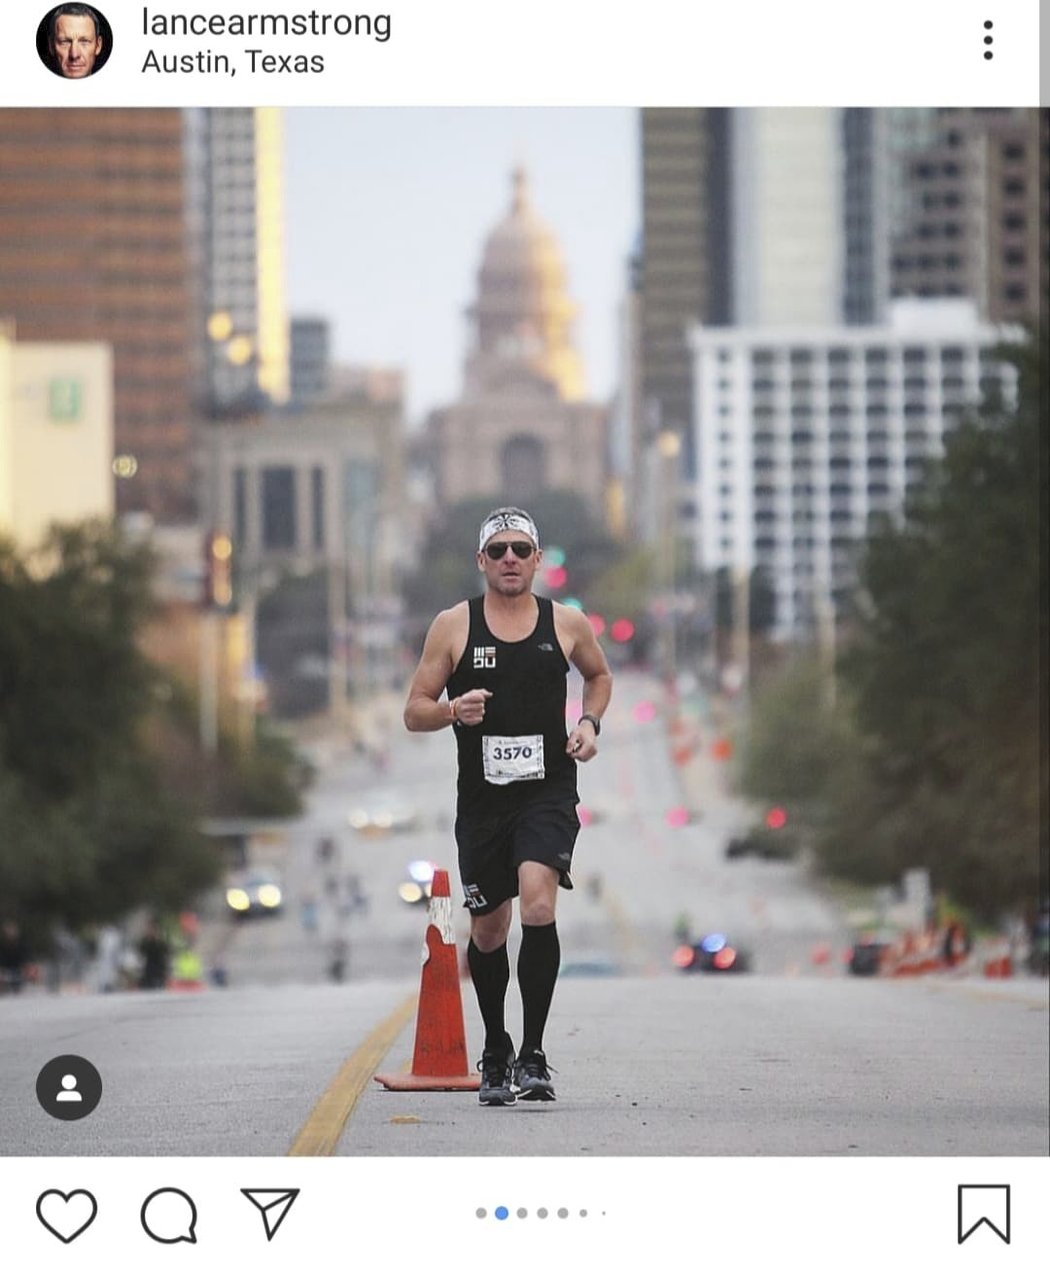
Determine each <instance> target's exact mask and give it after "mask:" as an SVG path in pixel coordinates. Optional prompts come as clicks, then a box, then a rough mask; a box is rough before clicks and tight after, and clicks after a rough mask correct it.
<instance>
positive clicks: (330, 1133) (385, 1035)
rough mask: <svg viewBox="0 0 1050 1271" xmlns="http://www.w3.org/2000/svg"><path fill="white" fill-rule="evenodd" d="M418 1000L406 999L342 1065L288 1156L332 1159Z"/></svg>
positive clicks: (413, 997) (416, 995)
mask: <svg viewBox="0 0 1050 1271" xmlns="http://www.w3.org/2000/svg"><path fill="white" fill-rule="evenodd" d="M418 1000H419V995H418V994H417V993H413V994H411V995H410V996H409V997H406V998H405V1000H404V1001H403V1002H402V1003H401V1004H400V1006H398V1007H397V1008H396V1009H395V1010H393V1011H392V1012H391V1013H390V1014H389V1015H388V1016H387V1017H386V1019H385V1020H383V1022H382V1023H381V1024H379V1025H378V1026H377V1027H376V1028H374V1029H373V1030H372V1032H371V1033H369V1035H368V1036H367V1037H366V1038H365V1040H364V1041H363V1042H362V1043H361V1045H360V1046H358V1048H357V1049H356V1050H355V1051H354V1053H353V1054H352V1055H351V1056H350V1058H349V1059H348V1060H347V1061H346V1063H345V1064H343V1066H342V1068H340V1069H339V1071H338V1072H337V1073H336V1075H335V1077H334V1078H333V1079H332V1081H331V1083H330V1085H329V1086H328V1089H327V1090H326V1091H325V1092H324V1094H323V1095H322V1096H321V1097H320V1099H318V1101H317V1103H316V1104H315V1105H314V1108H313V1111H312V1112H311V1113H310V1115H309V1116H308V1117H307V1118H306V1121H305V1123H304V1125H303V1127H302V1129H301V1130H300V1131H299V1133H298V1134H297V1135H296V1137H295V1142H294V1143H293V1144H292V1146H291V1148H290V1150H289V1152H288V1155H289V1156H331V1155H332V1154H333V1153H334V1152H335V1149H336V1147H337V1146H338V1144H339V1140H340V1138H341V1137H342V1134H343V1129H344V1127H345V1126H346V1123H347V1121H348V1120H349V1119H350V1114H351V1113H352V1112H353V1110H354V1107H355V1105H356V1103H357V1101H358V1099H359V1098H360V1097H361V1092H362V1091H363V1090H364V1089H365V1087H366V1086H367V1085H368V1083H369V1081H370V1080H371V1078H372V1075H373V1073H374V1072H375V1070H376V1069H377V1068H378V1067H379V1065H380V1064H381V1063H382V1061H383V1056H384V1055H385V1054H386V1053H387V1051H388V1050H389V1049H390V1047H391V1046H392V1045H393V1044H394V1042H395V1041H396V1040H397V1036H398V1034H399V1033H400V1032H401V1030H402V1029H403V1028H404V1027H405V1025H406V1024H407V1023H408V1022H409V1020H410V1019H412V1017H413V1015H414V1014H415V1011H416V1005H417V1003H418Z"/></svg>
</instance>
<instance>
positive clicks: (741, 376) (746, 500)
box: [691, 299, 1020, 639]
mask: <svg viewBox="0 0 1050 1271" xmlns="http://www.w3.org/2000/svg"><path fill="white" fill-rule="evenodd" d="M1009 333H1010V332H1009V329H1008V328H1002V327H997V326H993V325H991V324H989V323H987V322H982V321H981V320H980V319H979V317H978V314H977V309H976V306H975V305H974V304H973V302H972V301H969V300H946V299H934V300H898V301H895V302H892V303H891V305H890V311H889V321H888V322H887V323H885V324H880V325H877V326H871V327H863V326H844V325H833V326H828V327H823V328H821V327H808V326H798V327H788V326H781V327H732V328H721V329H715V328H703V327H697V328H695V329H694V331H693V333H692V337H691V341H692V349H693V355H694V359H695V376H696V394H697V396H696V419H695V427H696V434H697V440H696V445H697V450H698V453H699V455H700V474H701V475H700V479H699V485H700V489H699V490H698V492H697V496H696V502H697V506H698V507H699V508H700V509H701V517H700V519H699V521H698V522H697V524H696V527H695V536H694V539H693V549H694V552H695V554H696V560H697V564H698V565H699V566H700V568H701V569H703V570H705V571H714V570H718V569H723V568H724V569H728V570H729V571H730V572H731V573H732V574H734V575H736V576H739V575H740V574H746V573H750V571H751V570H753V569H756V568H760V569H762V570H763V571H764V572H765V574H766V577H767V579H768V581H769V583H770V584H771V587H772V591H773V594H774V596H775V622H774V627H773V635H774V637H777V638H782V639H791V638H799V637H803V638H804V637H806V636H812V635H813V634H814V633H815V632H816V631H817V630H818V629H819V627H820V625H821V623H822V622H823V621H824V620H825V616H830V615H831V614H832V613H833V612H834V609H835V607H836V606H837V605H839V604H841V602H842V601H843V600H844V598H845V596H846V594H847V593H848V592H849V590H850V588H851V586H852V584H853V581H854V575H853V568H854V556H855V552H856V549H857V546H858V544H859V543H861V542H862V541H863V540H864V539H865V538H866V537H867V535H868V531H869V526H870V523H871V522H872V520H873V518H878V517H880V516H885V515H890V516H897V515H899V514H900V512H901V510H902V508H903V506H904V499H905V496H906V495H907V493H908V491H909V489H910V488H911V487H912V486H913V485H915V484H916V483H919V482H921V481H922V480H923V479H924V465H925V464H926V461H927V460H928V459H930V458H933V457H937V456H938V455H940V453H941V452H942V449H943V441H944V436H945V434H946V433H947V432H948V431H950V430H951V429H952V428H953V427H955V425H956V424H957V423H958V421H959V419H960V418H961V416H962V414H963V413H964V412H965V411H967V410H969V409H971V408H972V407H973V406H975V405H976V404H977V403H979V402H980V400H981V397H982V393H984V392H986V391H990V390H992V389H993V388H994V387H996V386H997V387H998V390H999V391H1000V392H1001V393H1002V395H1003V399H1004V400H1005V401H1006V402H1010V401H1011V400H1012V399H1013V398H1014V397H1015V395H1016V393H1015V389H1016V370H1015V368H1014V367H1013V366H1011V365H1009V364H1004V363H1003V362H1002V361H1001V360H1000V359H999V358H998V357H997V355H996V345H997V344H998V342H999V341H1000V340H1001V339H1002V338H1003V336H1004V335H1007V334H1009ZM1014 333H1015V334H1017V335H1019V333H1020V329H1015V332H1014Z"/></svg>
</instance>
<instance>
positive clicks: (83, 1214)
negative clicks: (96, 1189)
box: [36, 1190, 98, 1245]
mask: <svg viewBox="0 0 1050 1271" xmlns="http://www.w3.org/2000/svg"><path fill="white" fill-rule="evenodd" d="M97 1213H98V1205H97V1204H96V1203H95V1198H94V1196H92V1194H91V1193H90V1192H85V1191H83V1190H77V1191H74V1192H69V1193H66V1192H60V1191H55V1190H52V1191H49V1192H43V1193H42V1194H41V1195H40V1197H39V1198H38V1199H37V1202H36V1216H37V1217H38V1218H39V1219H40V1221H41V1222H42V1223H43V1224H44V1226H45V1227H46V1228H47V1229H48V1231H50V1232H51V1234H52V1235H53V1236H57V1237H58V1238H59V1240H61V1241H62V1242H63V1244H67V1245H68V1244H70V1243H71V1242H72V1241H74V1240H76V1238H77V1236H79V1235H81V1234H82V1233H83V1232H85V1231H87V1229H88V1228H89V1227H90V1226H91V1224H92V1223H93V1222H94V1221H95V1215H96V1214H97Z"/></svg>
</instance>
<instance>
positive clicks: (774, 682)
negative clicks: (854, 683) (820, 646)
mask: <svg viewBox="0 0 1050 1271" xmlns="http://www.w3.org/2000/svg"><path fill="white" fill-rule="evenodd" d="M848 728H849V721H848V719H847V718H846V717H845V716H844V715H843V713H842V712H841V711H839V712H835V711H832V710H831V709H830V708H829V706H828V683H827V675H826V672H825V669H824V668H823V667H822V665H821V664H820V662H819V660H818V659H817V658H815V657H811V656H799V657H797V658H795V659H793V660H792V661H791V662H790V663H789V664H788V665H787V666H786V667H784V668H783V669H782V670H780V671H779V672H777V673H775V674H774V675H772V676H771V677H770V678H769V679H768V680H767V681H766V683H765V684H764V685H762V686H761V688H756V691H755V693H754V697H753V700H752V707H751V727H750V731H749V733H748V738H747V746H746V748H745V754H744V758H743V762H742V766H741V772H740V784H741V789H742V790H743V791H744V793H745V794H747V795H748V796H749V797H751V798H753V799H756V800H759V801H770V802H774V803H782V804H787V805H790V806H792V808H793V809H795V810H797V811H798V812H803V811H805V813H806V814H807V815H808V816H809V817H810V818H811V819H813V818H817V817H819V816H820V815H821V808H822V806H823V802H824V800H825V799H826V798H827V797H828V794H829V789H830V788H831V787H832V786H833V783H834V781H835V779H836V775H837V768H838V756H839V755H840V753H841V750H842V747H843V745H844V744H845V742H846V737H847V733H848Z"/></svg>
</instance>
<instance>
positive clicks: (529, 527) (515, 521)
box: [478, 512, 540, 552]
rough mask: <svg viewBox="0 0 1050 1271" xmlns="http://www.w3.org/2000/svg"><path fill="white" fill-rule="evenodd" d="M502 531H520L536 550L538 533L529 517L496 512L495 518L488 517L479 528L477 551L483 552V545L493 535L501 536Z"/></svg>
mask: <svg viewBox="0 0 1050 1271" xmlns="http://www.w3.org/2000/svg"><path fill="white" fill-rule="evenodd" d="M504 530H520V531H521V532H522V534H527V535H528V536H529V538H531V539H532V541H533V543H535V544H536V547H537V548H538V547H539V545H540V532H539V530H538V529H537V528H536V523H535V521H533V519H532V517H531V516H529V515H528V514H527V513H525V512H497V513H496V515H495V516H490V517H489V519H488V520H487V521H486V522H485V523H484V524H483V525H482V527H481V536H480V537H479V539H478V551H479V552H481V551H484V550H485V544H486V543H487V542H488V541H489V539H490V538H491V537H492V536H493V534H502V533H503V531H504Z"/></svg>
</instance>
